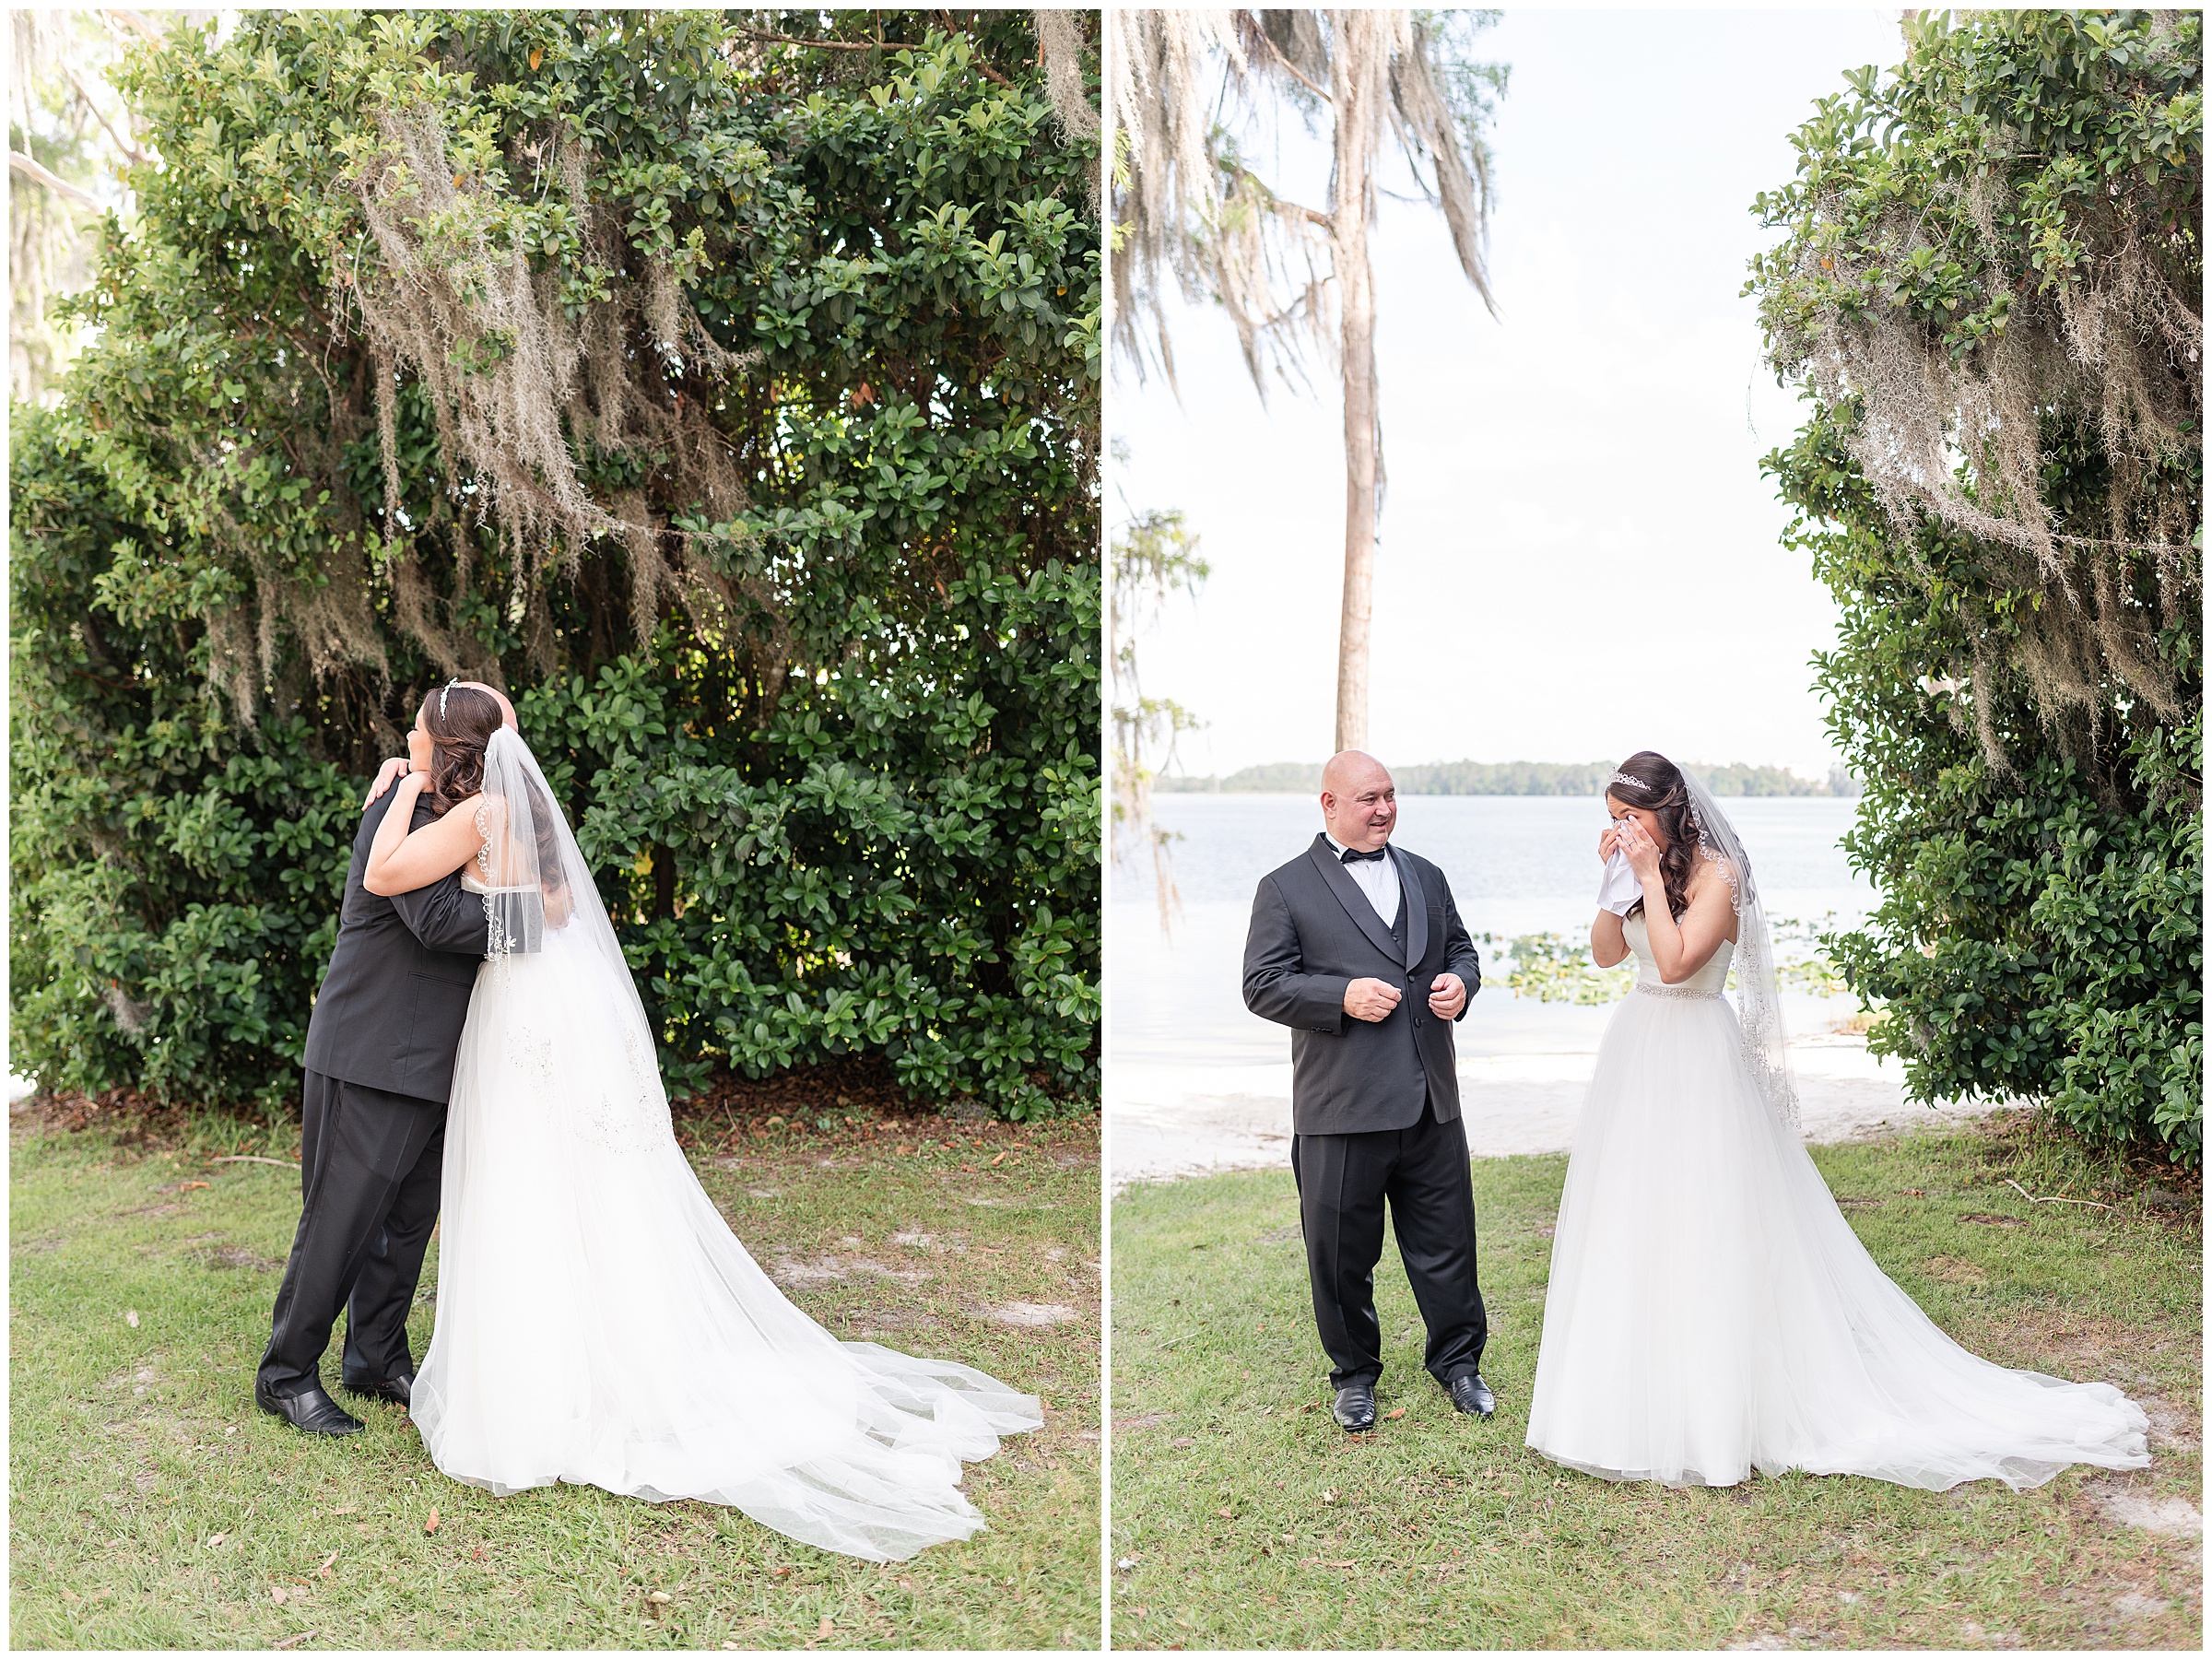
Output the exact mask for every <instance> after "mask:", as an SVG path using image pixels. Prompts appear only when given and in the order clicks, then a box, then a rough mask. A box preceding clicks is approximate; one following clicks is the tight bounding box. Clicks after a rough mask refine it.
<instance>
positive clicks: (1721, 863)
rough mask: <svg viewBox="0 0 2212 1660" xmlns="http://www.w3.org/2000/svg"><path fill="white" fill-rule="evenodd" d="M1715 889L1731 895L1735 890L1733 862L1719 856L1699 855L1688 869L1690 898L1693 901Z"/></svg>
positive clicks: (1723, 856) (1722, 855) (1710, 854)
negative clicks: (1701, 894)
mask: <svg viewBox="0 0 2212 1660" xmlns="http://www.w3.org/2000/svg"><path fill="white" fill-rule="evenodd" d="M1715 888H1718V889H1724V890H1725V891H1727V892H1731V893H1733V892H1734V891H1735V862H1734V861H1733V860H1731V859H1729V858H1727V857H1726V856H1725V855H1724V854H1714V853H1700V855H1699V857H1698V860H1697V862H1696V863H1695V865H1692V866H1691V869H1690V876H1689V892H1690V897H1691V898H1692V899H1695V898H1696V897H1697V896H1698V895H1699V894H1700V893H1703V892H1707V891H1709V890H1710V889H1715Z"/></svg>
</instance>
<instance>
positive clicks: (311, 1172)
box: [253, 681, 514, 1435]
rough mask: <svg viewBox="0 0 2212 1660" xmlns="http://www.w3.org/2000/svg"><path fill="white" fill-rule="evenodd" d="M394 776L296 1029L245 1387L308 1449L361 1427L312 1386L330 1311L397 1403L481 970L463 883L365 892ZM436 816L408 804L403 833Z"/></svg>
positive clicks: (354, 1370)
mask: <svg viewBox="0 0 2212 1660" xmlns="http://www.w3.org/2000/svg"><path fill="white" fill-rule="evenodd" d="M460 684H463V685H466V686H469V687H470V688H471V689H473V690H477V691H483V692H488V693H489V694H490V695H491V696H492V697H493V698H495V699H497V700H498V701H499V704H500V712H501V715H502V717H503V718H504V720H505V722H506V724H508V725H510V726H512V725H513V724H514V707H513V705H512V704H511V703H509V702H508V701H507V700H506V698H505V697H504V696H502V695H501V694H500V693H499V692H497V691H495V690H493V689H491V688H490V687H488V686H479V685H477V684H475V683H474V682H466V681H465V682H461V683H460ZM404 771H406V762H404V761H403V762H396V763H394V762H387V763H386V765H385V767H384V770H383V771H382V772H380V773H379V774H378V777H377V782H376V787H375V790H374V792H373V793H372V794H371V796H370V798H369V802H368V807H367V811H366V812H365V813H364V814H363V815H362V818H361V828H360V829H359V831H357V832H356V833H355V835H354V839H353V865H352V867H351V868H350V869H348V870H347V873H346V897H345V900H344V901H343V903H342V905H341V907H340V909H339V912H338V941H337V945H336V948H335V949H334V950H333V951H332V952H331V958H330V968H329V969H328V971H326V972H325V973H324V976H323V985H322V988H321V990H319V991H318V992H317V993H316V994H315V1007H314V1013H313V1014H312V1016H311V1017H310V1018H309V1020H308V1027H307V1054H306V1073H307V1077H306V1083H305V1088H304V1089H303V1090H302V1093H301V1102H300V1116H301V1129H300V1196H301V1200H302V1206H301V1209H300V1227H299V1230H298V1231H297V1232H295V1233H294V1234H293V1236H292V1254H291V1260H290V1261H289V1262H288V1263H287V1264H286V1265H285V1269H284V1283H283V1284H282V1285H281V1286H280V1287H279V1288H278V1289H277V1308H276V1313H275V1314H274V1315H273V1317H272V1319H271V1323H270V1324H271V1329H270V1333H269V1346H268V1348H267V1350H266V1351H265V1353H264V1354H263V1355H262V1358H261V1368H260V1371H259V1372H257V1373H256V1374H255V1376H254V1379H253V1399H254V1401H255V1402H256V1403H257V1404H258V1405H259V1406H260V1407H261V1408H262V1410H263V1411H265V1412H271V1413H274V1414H276V1415H277V1417H279V1418H282V1419H286V1420H287V1421H288V1422H290V1423H292V1424H294V1425H296V1426H298V1427H299V1428H300V1429H301V1430H307V1431H309V1432H310V1433H312V1434H317V1435H351V1434H353V1433H354V1432H355V1431H357V1430H359V1429H360V1428H361V1422H360V1420H359V1419H357V1418H355V1417H354V1416H353V1415H352V1414H351V1413H349V1412H347V1410H346V1409H345V1408H344V1407H340V1406H339V1405H338V1404H337V1403H336V1402H335V1401H334V1400H332V1399H331V1398H330V1395H328V1394H327V1393H326V1392H325V1391H324V1387H323V1376H322V1363H323V1351H324V1348H327V1347H328V1346H329V1343H330V1328H331V1327H332V1325H334V1324H336V1321H337V1317H338V1310H339V1309H340V1308H344V1309H345V1310H346V1311H347V1313H346V1348H345V1353H344V1357H343V1359H342V1360H341V1361H340V1365H339V1377H340V1379H341V1381H342V1382H343V1383H345V1385H346V1387H347V1389H349V1390H351V1391H352V1392H353V1393H354V1394H356V1395H374V1396H377V1397H378V1398H380V1399H383V1400H389V1401H394V1402H396V1403H397V1404H398V1405H400V1406H402V1407H405V1406H406V1405H408V1404H409V1395H410V1392H411V1391H412V1389H413V1387H414V1383H415V1360H414V1356H413V1355H412V1354H411V1353H410V1352H409V1350H408V1348H407V1313H408V1311H409V1310H410V1309H411V1308H413V1306H414V1303H415V1286H416V1282H417V1281H418V1279H419V1278H420V1277H421V1275H422V1257H423V1252H424V1251H425V1250H426V1249H427V1248H428V1246H429V1239H430V1229H431V1227H432V1226H433V1225H434V1224H435V1223H436V1222H437V1220H438V1190H439V1177H440V1172H441V1166H442V1165H443V1162H444V1159H445V1105H446V1097H447V1094H448V1092H449V1091H450V1090H451V1089H452V1087H453V1061H454V1058H455V1056H456V1055H457V1054H458V1053H459V1051H460V1047H461V1028H462V1026H463V1025H464V1023H465V1021H466V1020H467V1018H468V1001H469V995H470V993H471V991H472V990H474V988H475V985H476V980H477V964H478V963H479V962H481V961H482V960H483V958H484V948H485V935H486V924H485V920H484V901H483V900H482V899H481V898H479V897H478V896H477V895H476V894H473V893H467V892H465V891H464V890H463V889H462V887H461V875H460V872H458V871H455V872H454V873H453V875H451V876H448V877H444V878H443V879H441V880H440V881H436V882H433V883H431V884H430V885H429V887H428V888H420V889H416V890H415V891H414V892H412V893H401V894H394V896H392V897H391V898H389V899H382V898H379V897H378V896H377V895H375V894H373V893H371V892H370V891H369V890H368V889H366V888H365V887H363V886H362V884H361V876H362V873H363V871H365V870H366V869H367V868H368V865H369V849H370V846H371V843H372V842H375V840H376V831H377V827H378V826H379V825H381V824H382V822H383V819H384V813H385V811H386V810H387V809H388V808H389V807H390V806H391V805H392V797H391V795H389V794H388V793H387V790H388V786H389V785H390V783H391V782H392V780H393V779H394V777H396V776H398V774H399V773H400V772H404ZM434 816H435V815H433V814H432V812H431V811H430V809H429V806H427V805H425V804H424V803H423V802H422V801H420V800H419V799H418V801H417V803H416V806H415V816H414V823H413V825H412V826H411V827H410V828H411V829H414V830H419V829H421V828H422V826H424V825H425V824H428V823H429V822H430V820H431V819H432V818H433V817H434Z"/></svg>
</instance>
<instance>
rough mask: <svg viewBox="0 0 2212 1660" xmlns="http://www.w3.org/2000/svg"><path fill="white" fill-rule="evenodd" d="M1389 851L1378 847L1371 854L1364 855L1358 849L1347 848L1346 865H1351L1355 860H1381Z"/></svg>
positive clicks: (1345, 851) (1345, 852)
mask: <svg viewBox="0 0 2212 1660" xmlns="http://www.w3.org/2000/svg"><path fill="white" fill-rule="evenodd" d="M1389 851H1390V850H1389V849H1388V848H1382V847H1378V848H1376V849H1375V851H1374V852H1373V853H1371V854H1363V853H1361V852H1360V851H1359V849H1358V848H1356V847H1347V848H1346V849H1345V850H1344V855H1343V856H1344V863H1345V864H1347V865H1349V864H1350V863H1351V862H1352V861H1353V860H1354V859H1380V858H1381V857H1382V855H1383V854H1385V853H1387V852H1389Z"/></svg>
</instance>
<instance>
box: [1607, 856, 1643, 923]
mask: <svg viewBox="0 0 2212 1660" xmlns="http://www.w3.org/2000/svg"><path fill="white" fill-rule="evenodd" d="M1642 897H1643V883H1642V882H1641V880H1640V879H1639V878H1638V877H1637V875H1636V872H1635V869H1634V867H1633V866H1631V865H1630V864H1629V855H1628V854H1624V853H1622V852H1621V851H1620V850H1619V849H1618V848H1615V849H1614V850H1613V853H1612V854H1611V856H1609V857H1608V858H1607V859H1606V876H1605V880H1604V881H1602V882H1600V883H1599V884H1598V889H1597V908H1598V909H1599V910H1600V911H1610V912H1613V914H1614V915H1615V916H1626V915H1628V913H1629V911H1630V907H1632V906H1633V905H1634V904H1635V903H1636V901H1638V900H1640V899H1641V898H1642Z"/></svg>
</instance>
